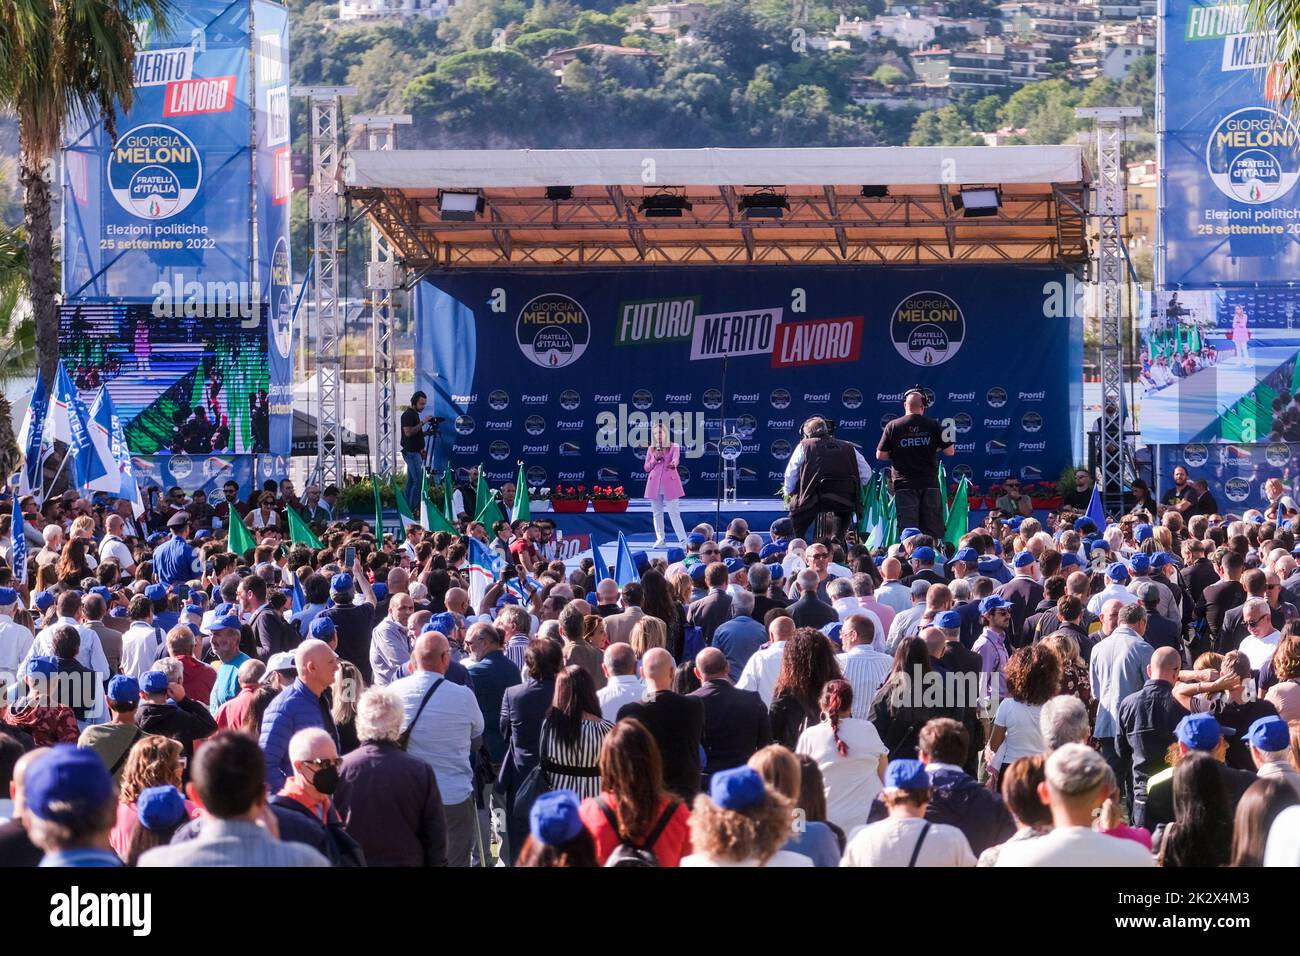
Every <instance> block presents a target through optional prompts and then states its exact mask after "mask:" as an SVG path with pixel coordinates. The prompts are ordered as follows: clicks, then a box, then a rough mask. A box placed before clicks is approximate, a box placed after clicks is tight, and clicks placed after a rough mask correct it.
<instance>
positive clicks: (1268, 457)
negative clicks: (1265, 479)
mask: <svg viewBox="0 0 1300 956" xmlns="http://www.w3.org/2000/svg"><path fill="white" fill-rule="evenodd" d="M1264 460H1265V461H1266V462H1268V463H1269V464H1270V465H1272V466H1273V467H1274V468H1285V467H1286V466H1287V465H1289V464H1291V448H1290V446H1288V445H1286V444H1285V443H1283V442H1273V444H1271V445H1269V446H1268V447H1267V448H1265V449H1264Z"/></svg>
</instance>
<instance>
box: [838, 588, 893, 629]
mask: <svg viewBox="0 0 1300 956" xmlns="http://www.w3.org/2000/svg"><path fill="white" fill-rule="evenodd" d="M831 607H832V608H833V609H834V610H835V613H836V614H838V615H839V616H840V623H841V624H843V623H844V622H845V621H847V620H848V619H849V618H851V617H852V616H853V615H854V614H861V615H862V616H863V617H865V618H867V619H869V620H870V621H871V623H872V624H873V625H874V626H875V628H876V629H875V630H874V631H873V632H872V633H873V634H876V635H879V634H882V633H884V630H885V625H884V624H883V623H882V622H881V620H880V615H879V614H877V613H876V612H875V611H873V610H871V609H870V608H865V607H863V606H862V602H861V601H859V600H858V599H857V598H856V597H846V598H840V599H839V600H838V601H836V602H835V603H833V604H832V605H831Z"/></svg>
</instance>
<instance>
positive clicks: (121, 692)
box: [108, 674, 140, 704]
mask: <svg viewBox="0 0 1300 956" xmlns="http://www.w3.org/2000/svg"><path fill="white" fill-rule="evenodd" d="M108 699H109V700H111V701H114V702H115V703H118V704H138V703H139V702H140V682H139V681H137V680H136V679H135V678H134V677H131V676H129V675H127V674H118V675H117V676H116V677H114V678H113V679H112V680H110V681H109V682H108Z"/></svg>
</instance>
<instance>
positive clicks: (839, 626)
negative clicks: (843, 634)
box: [822, 621, 844, 645]
mask: <svg viewBox="0 0 1300 956" xmlns="http://www.w3.org/2000/svg"><path fill="white" fill-rule="evenodd" d="M842 630H844V622H843V621H836V622H835V623H834V624H827V625H826V627H824V628H823V629H822V633H823V634H825V635H826V636H827V637H829V638H830V639H831V640H832V641H834V642H835V643H836V644H841V645H842V643H843V642H842V641H840V631H842Z"/></svg>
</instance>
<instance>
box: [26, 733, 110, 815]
mask: <svg viewBox="0 0 1300 956" xmlns="http://www.w3.org/2000/svg"><path fill="white" fill-rule="evenodd" d="M23 793H24V796H25V797H26V803H27V809H28V810H30V811H31V812H32V813H33V814H34V815H35V816H37V817H39V818H40V819H42V820H50V821H52V822H54V823H64V824H74V823H77V822H79V821H81V820H84V819H85V818H86V817H87V816H89V815H91V814H93V813H95V812H96V811H98V810H99V809H100V808H101V807H103V806H104V805H105V804H106V803H108V802H109V801H110V800H112V799H113V778H112V777H111V776H110V775H109V772H108V768H107V767H106V766H104V761H103V759H102V758H101V757H100V756H99V754H97V753H95V751H93V750H91V749H89V748H86V749H84V750H83V749H82V748H80V747H76V746H74V745H72V744H58V745H56V746H54V747H52V748H51V749H50V752H49V753H48V754H46V755H45V756H44V757H42V758H41V759H40V760H37V761H36V762H35V763H34V764H32V766H31V768H30V769H29V770H28V771H27V778H26V781H25V783H24V787H23Z"/></svg>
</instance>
